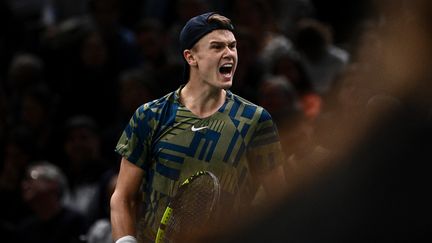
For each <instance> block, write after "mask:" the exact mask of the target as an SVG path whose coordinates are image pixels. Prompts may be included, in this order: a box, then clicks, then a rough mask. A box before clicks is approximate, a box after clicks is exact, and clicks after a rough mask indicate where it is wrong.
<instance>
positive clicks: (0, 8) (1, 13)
mask: <svg viewBox="0 0 432 243" xmlns="http://www.w3.org/2000/svg"><path fill="white" fill-rule="evenodd" d="M10 2H11V1H0V30H1V34H0V53H1V55H0V83H2V82H3V81H4V80H5V79H6V76H7V69H8V68H9V64H10V61H11V60H12V58H13V56H14V55H15V53H16V52H17V51H21V50H22V49H24V47H25V46H26V37H25V35H26V31H25V28H24V24H23V23H22V22H23V21H22V19H20V18H19V16H17V15H16V14H15V13H14V11H13V9H12V7H11V5H10V4H11V3H10ZM4 88H5V87H4Z"/></svg>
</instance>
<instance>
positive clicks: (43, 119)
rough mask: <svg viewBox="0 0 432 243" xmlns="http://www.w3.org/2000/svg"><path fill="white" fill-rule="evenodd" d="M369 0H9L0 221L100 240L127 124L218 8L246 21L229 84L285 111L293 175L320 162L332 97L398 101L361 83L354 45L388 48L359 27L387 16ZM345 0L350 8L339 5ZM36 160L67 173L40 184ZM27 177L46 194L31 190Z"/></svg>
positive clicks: (348, 116) (372, 103) (7, 229)
mask: <svg viewBox="0 0 432 243" xmlns="http://www.w3.org/2000/svg"><path fill="white" fill-rule="evenodd" d="M364 2H368V1H363V5H362V4H359V3H357V1H355V3H351V5H353V6H355V8H356V10H357V11H358V12H356V13H353V12H350V11H349V10H350V9H351V10H352V9H354V8H353V7H352V6H351V8H349V7H348V5H346V4H345V3H344V1H308V0H289V1H282V0H280V1H278V0H273V1H269V0H265V1H262V0H232V1H228V0H226V1H217V0H213V1H212V0H176V1H167V0H141V1H140V0H130V1H120V0H74V1H72V0H45V1H36V0H34V1H31V0H28V1H25V0H20V1H17V0H14V1H7V0H2V1H1V2H0V4H1V6H0V18H1V19H0V26H1V32H2V33H1V36H0V145H1V150H0V191H1V192H0V193H1V195H2V200H1V205H0V211H1V212H0V232H1V233H2V234H1V235H2V236H7V237H9V236H10V237H11V238H12V239H13V238H14V237H21V238H23V239H24V240H23V242H57V241H56V238H55V237H63V239H65V238H64V237H65V235H67V234H70V241H68V240H63V241H61V242H80V241H81V242H84V241H88V242H91V237H94V236H90V234H89V233H88V232H89V230H90V229H93V228H94V226H95V223H96V222H98V220H100V219H108V218H109V210H108V209H109V205H108V202H109V200H108V198H109V196H110V193H111V192H112V187H113V183H115V176H116V172H117V170H118V165H119V157H118V155H116V154H115V153H114V147H115V144H116V141H117V139H118V138H119V135H120V134H121V132H122V130H123V128H124V127H125V125H126V124H127V122H128V121H129V119H130V117H131V115H132V114H133V112H134V111H135V109H136V108H137V107H138V106H139V105H141V104H143V103H145V102H148V101H151V100H153V99H155V98H158V97H160V96H162V95H164V94H166V93H168V92H170V91H172V90H174V89H176V88H178V87H179V86H180V85H181V84H182V83H181V82H180V80H181V77H182V72H183V59H182V55H181V53H180V52H179V50H178V35H179V31H180V28H181V26H183V24H184V23H185V21H187V20H188V19H189V18H190V17H192V16H195V15H198V14H201V13H203V12H207V11H217V12H220V13H222V14H224V15H226V16H228V17H229V18H231V19H232V21H233V23H234V25H235V34H236V38H237V41H238V47H237V48H238V54H239V63H238V67H237V72H236V74H235V79H234V82H233V87H232V89H231V90H232V91H233V92H234V93H236V94H239V95H241V96H242V97H244V98H246V99H248V100H250V101H252V102H254V103H256V104H258V105H261V106H263V107H264V108H266V109H267V110H268V111H269V112H270V114H271V115H272V117H273V118H274V120H275V121H276V124H277V125H278V129H279V132H280V135H281V138H282V140H281V141H282V145H283V147H284V151H285V153H286V161H287V162H286V168H287V175H288V177H290V176H292V173H293V171H299V170H300V169H299V168H301V167H303V166H314V163H316V161H318V160H319V159H322V158H323V157H325V156H326V155H328V154H329V153H331V152H332V151H333V150H334V149H335V148H336V147H337V146H338V145H340V144H332V142H331V141H329V140H323V139H321V138H322V137H323V136H321V135H322V134H323V133H328V132H329V131H328V130H323V129H320V126H323V124H326V121H332V122H334V119H331V118H333V117H334V116H335V114H334V113H335V111H334V110H332V109H331V108H332V107H333V106H335V105H339V106H338V108H339V109H340V110H338V111H337V115H338V121H339V122H341V123H343V122H345V121H348V120H359V119H367V118H368V116H367V114H366V113H362V112H356V113H354V112H351V111H353V110H355V111H358V109H356V107H359V106H364V107H367V108H368V109H367V110H366V109H364V111H366V112H374V111H376V110H377V109H381V108H382V106H385V107H386V108H389V107H390V108H391V107H398V106H399V105H400V101H399V100H398V99H397V97H394V96H393V95H392V94H391V93H388V92H387V93H386V92H376V91H371V90H368V89H362V88H361V80H359V78H358V76H357V75H356V74H357V73H359V72H364V71H367V70H369V69H371V67H369V66H367V65H364V64H361V63H358V62H356V60H357V59H358V58H361V57H359V53H357V49H356V47H357V46H358V45H361V44H362V43H365V42H367V43H368V44H369V45H370V46H371V48H372V50H374V51H377V50H379V45H380V44H381V42H380V40H379V39H377V38H376V36H375V35H373V33H372V34H368V35H361V33H363V31H364V30H365V29H368V28H372V27H376V26H378V25H379V24H382V23H380V19H379V18H376V17H375V18H372V17H370V18H369V17H368V18H367V17H366V15H367V14H370V15H372V14H371V12H367V14H366V13H365V12H366V9H367V10H370V11H372V9H368V8H367V7H366V5H367V4H366V3H364ZM336 4H340V5H342V6H343V7H344V9H345V10H346V12H345V14H340V13H339V14H340V15H337V14H336V15H335V13H338V12H337V11H336V10H337V9H340V8H339V7H340V6H338V5H336ZM359 9H360V10H359ZM331 10H332V11H333V12H331V14H328V13H330V11H331ZM361 10H363V11H365V12H361V13H360V11H361ZM342 12H343V11H342ZM326 13H327V15H326ZM330 16H332V17H333V19H332V18H330ZM335 16H336V17H338V18H336V17H335ZM355 17H358V18H359V19H355ZM350 18H351V19H350ZM355 20H356V21H355ZM344 24H345V25H344ZM374 48H375V49H374ZM372 70H373V67H372ZM332 132H337V131H332ZM38 165H39V167H43V168H44V169H37V168H39V167H37V166H38ZM32 166H33V167H32ZM34 166H36V167H37V168H36V169H35V168H34ZM44 166H45V167H44ZM39 170H41V171H42V172H37V171H39ZM34 171H36V172H37V173H36V172H35V173H36V174H38V173H39V174H44V173H47V174H48V176H47V177H48V178H51V179H52V178H55V179H56V180H58V181H65V182H66V183H59V186H58V187H61V188H60V189H59V188H54V189H52V190H51V189H50V187H48V186H43V185H31V186H29V184H31V183H34V182H32V180H36V181H37V179H38V178H41V177H38V176H34V174H35V173H32V172H34ZM50 171H56V173H54V174H55V176H53V175H52V174H53V173H51V172H50ZM50 173H51V174H50ZM42 177H43V178H45V177H44V176H42ZM59 178H61V179H59ZM23 182H25V183H23ZM29 188H31V189H32V190H34V192H33V194H34V195H27V196H23V195H24V194H25V193H23V192H26V191H28V190H29ZM37 193H40V195H39V196H38V195H36V194H37ZM49 193H54V194H55V198H57V199H56V200H57V201H58V202H57V204H59V205H61V206H59V207H61V208H62V209H61V210H63V211H64V210H67V212H65V213H63V214H62V216H61V217H60V216H58V214H56V213H54V212H51V213H50V211H53V210H54V211H55V210H57V206H56V207H54V206H48V205H52V204H51V203H53V202H52V201H51V202H50V203H48V202H47V200H49V199H50V197H47V196H46V195H47V194H49ZM41 195H42V196H41ZM56 200H54V201H56ZM44 206H45V207H44ZM58 210H60V209H58ZM58 210H57V211H55V212H58ZM51 216H52V217H51ZM92 226H93V227H92ZM52 227H54V230H52V229H53V228H52ZM100 227H102V226H100ZM64 228H67V229H71V228H74V229H75V230H69V231H67V230H64ZM55 229H58V230H55ZM41 232H44V233H41ZM59 232H60V233H59ZM66 232H68V233H66ZM56 233H58V235H56ZM59 235H61V236H59ZM44 237H48V238H44ZM21 238H19V239H21ZM25 239H33V241H25ZM47 239H49V240H51V241H49V240H47ZM38 240H40V241H38ZM11 242H19V241H11ZM93 242H97V241H93Z"/></svg>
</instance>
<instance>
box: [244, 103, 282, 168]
mask: <svg viewBox="0 0 432 243" xmlns="http://www.w3.org/2000/svg"><path fill="white" fill-rule="evenodd" d="M284 157H285V156H284V153H283V151H282V148H281V144H280V139H279V134H278V130H277V127H276V124H275V123H274V122H273V120H272V117H271V115H270V114H269V113H268V112H267V111H266V110H265V109H263V111H262V113H261V116H260V119H259V121H258V124H257V129H256V130H255V132H254V134H253V137H252V139H251V142H250V146H249V151H248V160H250V161H251V163H250V166H251V169H252V170H253V172H255V173H258V174H264V173H266V172H269V171H270V170H272V169H273V168H275V167H277V166H279V165H282V164H283V160H284Z"/></svg>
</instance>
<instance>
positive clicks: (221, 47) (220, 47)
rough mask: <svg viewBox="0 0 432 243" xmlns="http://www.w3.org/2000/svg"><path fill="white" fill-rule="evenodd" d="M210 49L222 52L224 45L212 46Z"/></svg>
mask: <svg viewBox="0 0 432 243" xmlns="http://www.w3.org/2000/svg"><path fill="white" fill-rule="evenodd" d="M210 47H211V48H212V49H216V50H221V49H223V48H224V45H221V44H212V45H211V46H210Z"/></svg>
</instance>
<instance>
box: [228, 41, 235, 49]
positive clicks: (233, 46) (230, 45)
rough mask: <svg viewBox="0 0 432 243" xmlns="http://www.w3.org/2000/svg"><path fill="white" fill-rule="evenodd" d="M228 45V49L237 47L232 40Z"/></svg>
mask: <svg viewBox="0 0 432 243" xmlns="http://www.w3.org/2000/svg"><path fill="white" fill-rule="evenodd" d="M228 47H229V48H230V49H235V48H236V47H237V43H236V42H233V43H231V44H229V46H228Z"/></svg>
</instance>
